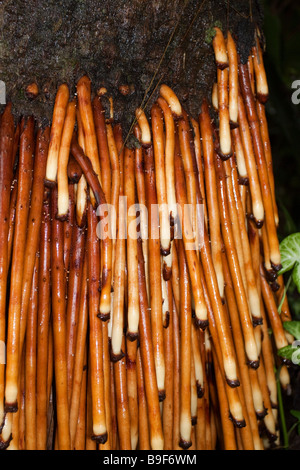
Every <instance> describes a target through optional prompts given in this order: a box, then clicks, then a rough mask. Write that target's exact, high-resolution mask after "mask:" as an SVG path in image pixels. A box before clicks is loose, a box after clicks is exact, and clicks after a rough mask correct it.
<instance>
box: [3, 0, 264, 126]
mask: <svg viewBox="0 0 300 470" xmlns="http://www.w3.org/2000/svg"><path fill="white" fill-rule="evenodd" d="M214 25H218V26H220V27H222V28H223V30H224V32H225V31H226V30H227V29H230V30H231V32H232V33H233V34H234V36H235V37H236V39H237V41H238V48H239V51H240V54H241V58H242V60H243V61H244V60H245V59H246V58H247V56H248V54H249V51H250V47H251V45H252V44H253V38H254V36H253V33H254V29H255V27H256V26H257V25H258V26H261V9H260V6H259V4H258V0H253V1H252V0H235V1H234V2H232V1H230V0H224V1H220V0H169V1H166V0H152V1H148V0H131V1H130V2H128V1H127V0H102V1H98V0H60V1H57V0H39V1H37V0H26V2H24V1H22V0H3V1H1V0H0V32H1V34H0V80H3V81H4V82H5V83H6V87H7V99H9V100H11V101H12V103H13V108H14V112H15V114H16V115H21V114H28V113H33V114H34V116H35V117H36V118H37V119H43V120H47V119H51V114H52V108H53V101H54V97H55V93H56V90H57V86H58V85H59V84H60V83H62V82H67V83H68V84H69V86H70V90H71V93H75V84H76V81H77V80H78V78H79V77H80V76H81V75H82V74H84V73H87V74H88V75H89V76H90V78H91V80H92V85H93V88H94V91H96V89H97V88H99V87H100V86H105V87H106V88H107V90H108V92H109V93H110V94H111V95H112V96H113V97H114V101H115V111H116V116H115V117H116V119H117V120H120V121H122V123H123V124H125V127H126V126H128V125H129V122H130V121H131V119H132V116H133V113H134V109H135V108H136V107H137V106H139V105H140V104H141V102H142V100H143V97H144V95H145V92H146V91H147V89H148V86H149V85H150V83H151V80H152V78H153V76H154V74H156V73H157V74H156V76H155V79H154V81H153V83H152V86H151V87H150V90H149V91H150V92H149V93H148V94H147V97H149V96H150V95H151V93H152V91H153V90H154V88H155V86H156V85H157V83H158V82H160V83H163V82H165V83H167V84H168V85H170V86H172V87H173V88H174V89H175V91H176V92H177V93H178V96H179V97H180V99H181V100H182V102H184V103H185V107H186V108H187V110H189V112H190V113H192V114H194V115H197V113H198V111H199V108H200V103H201V100H202V97H203V96H204V95H205V96H207V95H209V94H210V89H211V85H212V83H213V81H214V80H215V73H216V71H215V66H214V59H213V51H212V46H211V33H212V28H213V26H214ZM168 43H169V46H168V48H167V44H168ZM166 48H167V49H166ZM33 81H35V82H36V83H37V85H38V87H39V95H38V96H37V98H35V99H34V100H30V99H29V98H28V97H27V96H26V93H25V89H26V86H27V85H28V84H29V83H31V82H33ZM124 84H126V85H129V88H130V93H129V94H127V95H126V96H123V95H122V94H121V93H120V91H119V87H120V85H124ZM153 97H155V98H156V97H157V92H156V93H155V92H154V95H153ZM150 102H151V99H150V101H149V103H150Z"/></svg>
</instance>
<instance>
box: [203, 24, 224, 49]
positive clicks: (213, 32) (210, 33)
mask: <svg viewBox="0 0 300 470" xmlns="http://www.w3.org/2000/svg"><path fill="white" fill-rule="evenodd" d="M215 27H217V28H220V29H222V23H221V21H219V20H217V21H215V23H214V24H213V26H211V27H210V28H208V29H207V30H206V32H205V42H206V43H207V44H211V43H212V40H213V38H214V37H215V35H216V30H215Z"/></svg>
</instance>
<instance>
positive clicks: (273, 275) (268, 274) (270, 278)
mask: <svg viewBox="0 0 300 470" xmlns="http://www.w3.org/2000/svg"><path fill="white" fill-rule="evenodd" d="M265 273H266V278H267V280H268V281H269V282H274V281H276V279H277V273H276V272H275V271H274V269H265Z"/></svg>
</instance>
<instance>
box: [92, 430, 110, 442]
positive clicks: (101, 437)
mask: <svg viewBox="0 0 300 470" xmlns="http://www.w3.org/2000/svg"><path fill="white" fill-rule="evenodd" d="M92 440H93V441H96V442H97V444H105V443H106V441H107V432H106V433H104V434H101V435H99V436H95V435H93V436H92Z"/></svg>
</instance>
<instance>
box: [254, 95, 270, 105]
mask: <svg viewBox="0 0 300 470" xmlns="http://www.w3.org/2000/svg"><path fill="white" fill-rule="evenodd" d="M256 97H257V99H258V101H259V102H260V103H261V104H266V102H267V101H268V99H269V95H265V94H264V93H257V95H256Z"/></svg>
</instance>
